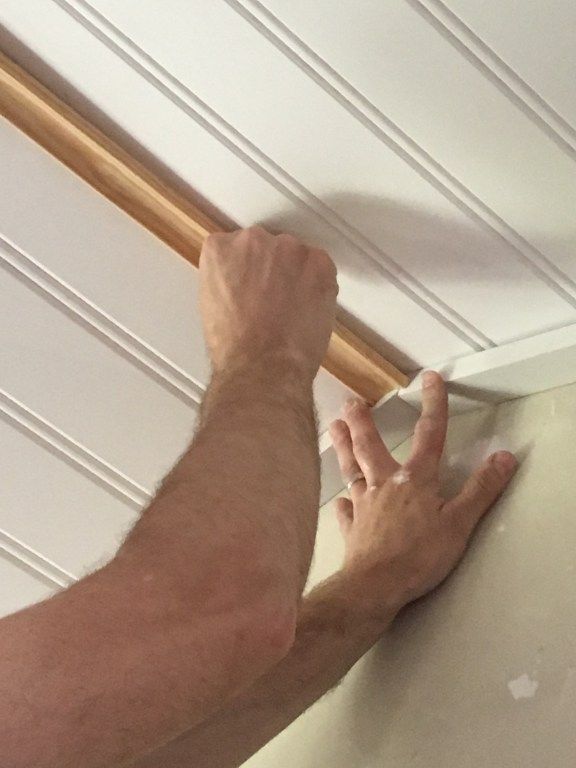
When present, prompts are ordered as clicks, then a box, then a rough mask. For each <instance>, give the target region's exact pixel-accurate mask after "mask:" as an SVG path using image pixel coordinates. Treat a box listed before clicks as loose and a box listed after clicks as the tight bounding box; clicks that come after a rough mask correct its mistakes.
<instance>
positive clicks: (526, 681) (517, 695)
mask: <svg viewBox="0 0 576 768" xmlns="http://www.w3.org/2000/svg"><path fill="white" fill-rule="evenodd" d="M538 685H539V683H538V680H533V679H532V678H531V677H530V676H529V675H527V674H526V673H524V674H523V675H520V677H517V678H516V680H510V681H509V682H508V690H509V691H510V693H511V694H512V696H513V697H514V699H515V700H516V701H518V699H532V698H534V696H535V695H536V691H537V690H538Z"/></svg>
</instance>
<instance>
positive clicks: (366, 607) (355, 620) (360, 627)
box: [325, 566, 399, 641]
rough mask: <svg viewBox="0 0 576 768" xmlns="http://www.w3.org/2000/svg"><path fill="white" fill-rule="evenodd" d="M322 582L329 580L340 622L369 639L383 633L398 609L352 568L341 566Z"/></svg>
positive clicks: (374, 638)
mask: <svg viewBox="0 0 576 768" xmlns="http://www.w3.org/2000/svg"><path fill="white" fill-rule="evenodd" d="M325 583H326V584H328V583H331V587H332V589H331V591H332V594H333V598H334V602H335V603H337V604H338V606H339V608H340V613H341V616H342V621H343V622H344V623H346V624H347V625H348V626H349V627H350V628H351V629H352V630H353V631H354V632H355V633H357V634H362V635H365V636H366V637H367V638H368V639H371V640H372V641H375V640H377V639H378V637H380V636H381V635H382V634H384V632H386V630H387V629H388V627H389V626H390V624H391V623H392V622H393V621H394V619H395V617H396V614H397V613H398V611H399V607H397V606H396V604H395V603H394V601H392V600H388V599H387V598H386V596H385V595H384V594H383V593H382V592H380V591H378V590H374V588H373V586H372V585H371V584H370V583H369V582H368V581H367V579H366V576H365V574H364V573H361V572H360V571H359V570H357V569H355V568H351V567H348V566H344V567H343V568H342V569H341V570H340V571H338V572H337V573H335V574H334V575H333V576H332V577H331V578H330V579H328V581H327V582H325Z"/></svg>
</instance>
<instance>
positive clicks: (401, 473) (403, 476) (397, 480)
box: [390, 469, 411, 485]
mask: <svg viewBox="0 0 576 768" xmlns="http://www.w3.org/2000/svg"><path fill="white" fill-rule="evenodd" d="M390 479H391V481H392V482H393V483H394V485H404V484H405V483H409V482H410V479H411V475H410V472H408V470H406V469H399V470H398V471H397V472H395V473H394V474H393V475H392V477H391V478H390Z"/></svg>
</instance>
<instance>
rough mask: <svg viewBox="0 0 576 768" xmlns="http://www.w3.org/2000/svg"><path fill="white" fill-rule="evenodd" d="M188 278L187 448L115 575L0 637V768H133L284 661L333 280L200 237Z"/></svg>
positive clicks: (308, 518) (307, 545)
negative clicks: (193, 406) (198, 350)
mask: <svg viewBox="0 0 576 768" xmlns="http://www.w3.org/2000/svg"><path fill="white" fill-rule="evenodd" d="M200 276H201V298H202V314H203V319H204V323H205V330H206V339H207V342H208V348H209V350H210V354H211V357H212V362H213V369H214V375H213V380H212V383H211V385H210V388H209V391H208V393H207V396H206V399H205V402H204V406H203V412H202V419H201V423H200V425H199V429H198V432H197V435H196V437H195V439H194V442H193V444H192V445H191V447H190V448H189V450H188V451H186V453H185V454H184V455H183V456H182V458H181V459H180V461H179V462H178V463H177V464H176V466H175V468H174V469H173V470H172V472H171V473H170V475H169V476H168V477H167V479H166V480H165V482H164V483H163V485H162V487H161V488H160V490H159V492H158V494H157V496H156V498H155V499H154V501H153V502H152V503H151V505H150V506H149V507H148V509H147V510H145V512H144V513H143V514H142V517H141V519H140V520H139V521H138V523H137V524H136V526H135V527H134V529H133V530H132V532H131V533H130V535H129V536H128V538H127V540H126V541H125V543H124V544H123V545H122V547H121V548H120V550H119V552H118V554H117V556H116V557H115V558H114V559H113V560H112V561H111V563H109V564H108V565H106V566H105V567H104V568H102V569H100V570H99V571H97V572H96V573H94V574H92V575H90V576H88V577H87V578H85V579H83V580H82V581H81V582H79V583H78V584H76V585H74V586H73V587H72V588H71V589H69V590H67V591H65V592H62V593H60V594H58V595H57V596H55V597H53V598H52V599H50V600H47V601H45V602H43V603H40V604H38V605H35V606H33V607H31V608H28V609H26V610H24V611H21V612H19V613H17V614H14V615H12V616H9V617H6V618H5V619H3V620H2V621H0V690H1V695H0V765H2V766H3V768H30V767H31V766H34V768H115V766H123V765H129V764H132V763H133V762H134V761H135V760H137V759H138V758H139V757H141V756H143V755H145V754H147V753H149V752H150V751H152V750H154V749H158V748H160V747H161V746H162V745H164V744H166V743H168V742H169V741H170V740H172V739H174V738H176V737H177V736H178V735H179V734H181V733H183V732H184V731H186V730H188V729H190V728H192V727H193V726H195V725H197V724H199V723H201V722H203V721H205V720H206V719H207V718H208V717H209V716H210V715H212V714H213V713H214V712H216V711H218V710H220V709H221V708H222V707H223V706H224V705H225V704H226V703H227V702H228V701H230V700H231V699H232V698H233V697H234V696H237V695H239V694H240V693H241V692H242V691H243V690H244V689H246V687H247V686H248V685H249V684H251V683H253V682H254V680H256V679H257V678H259V677H260V676H261V675H262V674H264V673H265V672H266V671H268V670H269V669H270V668H271V667H272V666H274V665H275V664H277V663H278V662H279V661H281V659H282V658H283V657H284V656H285V655H286V653H287V652H288V650H289V649H290V647H291V646H292V645H293V642H294V634H295V628H296V618H297V612H298V606H299V603H300V597H301V593H302V589H303V586H304V583H305V579H306V575H307V572H308V567H309V564H310V559H311V555H312V550H313V546H314V538H315V532H316V522H317V512H318V500H319V471H318V447H317V439H316V428H315V423H314V410H313V398H312V382H313V379H314V376H315V374H316V372H317V370H318V367H319V364H320V361H321V360H322V358H323V356H324V353H325V351H326V348H327V344H328V340H329V336H330V331H331V328H332V326H333V321H334V314H335V306H336V295H337V284H336V271H335V268H334V266H333V264H332V262H331V260H330V258H329V257H328V255H327V254H326V253H325V252H323V251H319V250H316V249H311V248H308V247H307V246H305V245H303V244H302V243H300V242H299V241H297V240H296V239H295V238H292V237H290V236H287V235H282V236H280V237H273V236H272V235H269V234H267V233H266V232H264V231H263V230H261V229H251V230H244V231H240V232H238V233H234V234H232V235H216V236H213V237H211V238H210V239H209V240H208V242H207V244H206V246H205V248H204V251H203V253H202V258H201V264H200Z"/></svg>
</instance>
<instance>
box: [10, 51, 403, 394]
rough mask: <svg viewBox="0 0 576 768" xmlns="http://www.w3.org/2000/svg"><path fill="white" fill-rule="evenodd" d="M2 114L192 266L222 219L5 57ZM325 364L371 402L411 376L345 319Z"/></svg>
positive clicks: (334, 334)
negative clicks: (216, 218)
mask: <svg viewBox="0 0 576 768" xmlns="http://www.w3.org/2000/svg"><path fill="white" fill-rule="evenodd" d="M0 112H1V114H2V115H3V116H4V117H6V118H7V119H8V120H10V121H11V122H12V123H13V124H14V125H15V126H16V127H18V128H19V129H20V130H22V131H24V132H25V133H26V134H27V135H28V136H30V137H31V138H32V139H34V140H35V141H37V142H38V143H39V144H41V145H42V146H43V147H44V148H45V149H46V150H48V152H50V153H51V154H52V155H54V156H55V157H56V158H58V159H59V160H60V161H61V162H63V163H64V164H65V165H67V166H68V167H69V168H70V169H71V170H73V171H74V172H75V173H77V174H78V175H79V176H81V177H82V178H83V179H84V180H85V181H87V182H88V183H89V184H90V185H91V186H92V187H94V189H96V190H98V192H100V193H101V194H103V195H104V196H105V197H107V198H108V199H109V200H111V201H112V202H113V203H114V204H115V205H117V206H119V207H120V208H122V209H123V210H124V211H125V212H126V213H128V214H129V215H130V216H132V217H133V218H134V219H136V221H138V222H139V223H140V224H142V225H143V226H145V227H146V228H147V229H148V230H149V231H150V232H152V233H153V234H155V235H156V236H157V237H159V238H160V239H161V240H163V241H164V242H165V243H166V244H167V245H169V246H170V247H171V248H173V249H174V250H175V251H176V252H177V253H179V254H180V255H181V256H183V257H184V258H185V259H187V260H188V261H189V262H190V263H192V264H194V266H198V262H199V257H200V252H201V249H202V244H203V243H204V240H205V239H206V237H207V236H208V235H209V234H212V233H214V232H218V231H219V230H220V229H221V228H220V227H219V226H218V224H217V223H216V222H215V221H213V220H212V219H210V218H209V217H208V216H206V215H205V214H204V213H202V212H201V211H200V210H198V208H196V207H195V206H194V205H192V204H191V203H190V202H189V201H188V200H186V199H185V198H184V197H182V196H181V195H180V194H178V193H177V192H175V191H174V190H172V189H170V187H168V186H167V185H166V184H165V183H164V182H162V181H161V180H160V179H159V178H158V177H157V176H155V175H154V174H153V173H151V172H150V171H149V170H147V169H146V168H145V167H144V166H143V165H142V164H141V163H140V162H138V161H137V160H135V159H134V158H133V157H132V156H131V155H130V154H128V153H127V152H126V151H125V150H123V149H122V148H121V147H119V146H118V145H117V144H115V143H114V142H113V141H111V140H110V139H109V138H108V137H107V136H105V135H104V134H103V133H101V132H100V131H99V130H98V129H96V128H95V127H94V126H92V125H91V124H90V123H89V122H88V121H87V120H85V119H84V118H82V117H81V116H80V115H79V114H78V113H77V112H75V111H74V110H73V109H71V108H70V107H69V106H67V105H66V104H64V102H62V101H61V100H60V99H58V98H57V97H56V96H55V95H54V94H53V93H51V92H50V91H49V90H48V89H47V88H45V87H44V86H43V85H41V84H40V83H39V82H38V81H37V80H35V79H34V78H33V77H31V76H30V75H29V74H28V73H26V72H25V71H24V70H23V69H21V68H20V67H19V66H17V65H16V64H14V62H12V61H11V60H10V59H9V58H8V57H6V56H5V55H3V54H0ZM323 366H324V368H325V369H326V370H327V371H329V372H330V373H331V374H332V375H333V376H335V377H336V378H337V379H339V380H340V381H341V382H342V383H343V384H345V385H346V386H347V387H349V388H350V389H351V390H353V391H354V392H355V393H356V394H357V395H358V396H359V397H361V398H362V399H363V400H365V401H366V402H367V403H368V404H370V405H374V404H375V403H376V402H377V401H378V400H379V399H380V398H381V397H383V396H384V395H385V394H387V393H388V392H390V391H392V390H394V389H397V388H399V387H403V386H406V384H407V383H408V378H407V377H406V376H405V375H404V374H403V373H401V372H400V371H398V370H397V369H396V368H395V367H394V366H393V365H392V364H391V363H389V362H388V361H386V360H384V359H383V358H382V357H381V356H380V355H379V354H378V353H376V352H375V351H374V350H373V349H371V348H370V347H369V346H368V345H367V344H365V343H364V342H362V341H361V339H359V338H358V337H357V336H356V335H355V334H353V333H352V331H350V330H349V329H348V328H346V327H345V326H344V325H342V323H339V322H337V323H336V324H335V325H334V329H333V331H332V336H331V339H330V343H329V346H328V352H327V354H326V357H325V359H324V361H323Z"/></svg>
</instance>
